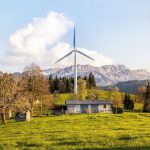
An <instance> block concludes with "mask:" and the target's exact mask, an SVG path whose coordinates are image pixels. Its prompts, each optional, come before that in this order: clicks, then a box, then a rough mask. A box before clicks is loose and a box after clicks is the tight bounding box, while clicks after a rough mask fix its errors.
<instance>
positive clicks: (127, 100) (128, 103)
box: [124, 94, 134, 111]
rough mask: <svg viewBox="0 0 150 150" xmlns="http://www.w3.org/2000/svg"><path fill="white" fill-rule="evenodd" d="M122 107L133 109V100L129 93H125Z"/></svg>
mask: <svg viewBox="0 0 150 150" xmlns="http://www.w3.org/2000/svg"><path fill="white" fill-rule="evenodd" d="M124 109H127V110H132V111H133V109H134V102H133V100H131V98H130V95H128V94H125V97H124Z"/></svg>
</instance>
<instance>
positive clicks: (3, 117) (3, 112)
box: [1, 109, 7, 124]
mask: <svg viewBox="0 0 150 150" xmlns="http://www.w3.org/2000/svg"><path fill="white" fill-rule="evenodd" d="M1 115H2V124H7V122H6V116H5V110H4V109H3V110H2V114H1Z"/></svg>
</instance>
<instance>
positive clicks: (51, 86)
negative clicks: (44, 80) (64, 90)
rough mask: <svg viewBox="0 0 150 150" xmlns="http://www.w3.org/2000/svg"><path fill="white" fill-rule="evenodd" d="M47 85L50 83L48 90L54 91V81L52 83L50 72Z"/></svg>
mask: <svg viewBox="0 0 150 150" xmlns="http://www.w3.org/2000/svg"><path fill="white" fill-rule="evenodd" d="M49 85H50V88H49V90H50V92H51V93H53V92H54V83H53V76H52V74H50V76H49Z"/></svg>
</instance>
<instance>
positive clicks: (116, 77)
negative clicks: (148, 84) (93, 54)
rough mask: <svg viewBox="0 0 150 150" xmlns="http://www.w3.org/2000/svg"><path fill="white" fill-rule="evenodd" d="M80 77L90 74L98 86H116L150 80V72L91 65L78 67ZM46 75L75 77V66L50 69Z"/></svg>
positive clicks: (122, 67)
mask: <svg viewBox="0 0 150 150" xmlns="http://www.w3.org/2000/svg"><path fill="white" fill-rule="evenodd" d="M77 69H78V76H81V77H84V76H87V75H88V74H89V73H91V72H92V73H93V74H94V76H95V78H96V83H97V86H107V85H115V84H117V83H119V82H125V81H132V80H147V79H150V72H148V71H147V70H144V69H137V70H131V69H129V68H127V67H126V66H125V65H104V66H100V67H94V66H90V65H78V66H77ZM43 73H44V75H46V76H48V75H50V74H52V75H53V76H56V75H57V76H58V77H72V76H74V66H69V67H65V68H50V69H46V70H43Z"/></svg>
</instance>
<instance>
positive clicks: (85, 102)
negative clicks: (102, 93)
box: [66, 100, 112, 105]
mask: <svg viewBox="0 0 150 150" xmlns="http://www.w3.org/2000/svg"><path fill="white" fill-rule="evenodd" d="M78 104H81V105H82V104H101V105H103V104H112V101H111V100H66V105H78Z"/></svg>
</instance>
